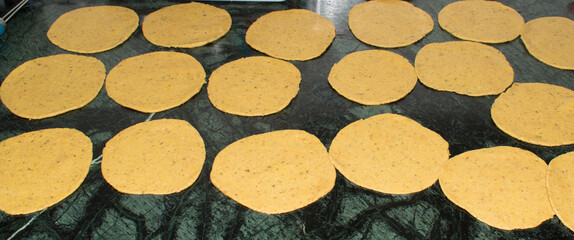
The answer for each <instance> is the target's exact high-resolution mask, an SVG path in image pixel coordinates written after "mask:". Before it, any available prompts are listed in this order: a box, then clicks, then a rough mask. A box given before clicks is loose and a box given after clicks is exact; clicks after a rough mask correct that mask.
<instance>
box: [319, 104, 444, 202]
mask: <svg viewBox="0 0 574 240" xmlns="http://www.w3.org/2000/svg"><path fill="white" fill-rule="evenodd" d="M448 147H449V145H448V142H446V141H445V140H444V139H443V138H442V137H441V136H440V135H439V134H437V133H436V132H434V131H432V130H430V129H427V128H425V127H423V126H421V125H420V124H419V123H417V122H415V121H413V120H411V119H409V118H407V117H404V116H401V115H397V114H391V113H387V114H380V115H375V116H373V117H370V118H368V119H364V120H358V121H356V122H353V123H351V124H349V125H348V126H346V127H344V128H343V129H341V131H339V133H337V136H335V138H334V139H333V142H332V143H331V147H330V148H329V157H330V158H331V161H332V162H333V164H334V165H335V167H336V168H337V170H339V172H341V174H343V176H345V177H346V178H347V179H348V180H349V181H351V182H353V183H355V184H357V185H359V186H361V187H364V188H367V189H371V190H375V191H378V192H383V193H390V194H408V193H414V192H419V191H422V190H424V189H426V188H428V187H430V186H431V185H433V184H434V183H435V182H436V180H437V179H438V176H439V173H440V169H441V166H442V164H443V163H444V162H445V161H446V160H448V158H449V154H450V153H449V150H448Z"/></svg>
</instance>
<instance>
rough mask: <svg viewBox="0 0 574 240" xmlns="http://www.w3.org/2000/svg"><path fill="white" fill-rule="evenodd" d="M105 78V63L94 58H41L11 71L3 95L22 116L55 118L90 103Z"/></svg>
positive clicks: (12, 109) (2, 89) (7, 103)
mask: <svg viewBox="0 0 574 240" xmlns="http://www.w3.org/2000/svg"><path fill="white" fill-rule="evenodd" d="M105 78H106V68H105V66H104V64H103V63H102V62H101V61H100V60H98V59H96V58H93V57H88V56H79V55H72V54H60V55H52V56H48V57H41V58H36V59H33V60H30V61H27V62H25V63H23V64H22V65H20V66H18V67H17V68H16V69H14V70H13V71H12V72H10V74H8V76H7V77H6V79H4V82H2V86H0V98H1V99H2V103H4V105H6V107H7V108H8V109H9V110H10V111H11V112H12V113H14V114H16V115H18V116H20V117H23V118H28V119H41V118H47V117H53V116H56V115H60V114H62V113H65V112H68V111H71V110H74V109H78V108H81V107H83V106H84V105H86V104H88V103H89V102H90V101H92V100H93V99H94V98H95V97H96V96H97V95H98V93H99V92H100V90H101V88H102V85H103V84H104V79H105Z"/></svg>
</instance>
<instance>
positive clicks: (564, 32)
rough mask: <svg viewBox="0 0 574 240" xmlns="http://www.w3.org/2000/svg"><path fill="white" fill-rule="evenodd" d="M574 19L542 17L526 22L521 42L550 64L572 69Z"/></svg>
mask: <svg viewBox="0 0 574 240" xmlns="http://www.w3.org/2000/svg"><path fill="white" fill-rule="evenodd" d="M573 35H574V21H572V20H570V19H568V18H564V17H543V18H537V19H534V20H531V21H529V22H527V23H526V24H525V25H524V30H523V31H522V36H521V39H522V42H524V45H525V46H526V49H527V50H528V52H530V54H532V56H534V57H535V58H537V59H538V60H540V61H542V62H543V63H546V64H548V65H550V66H553V67H557V68H561V69H570V70H574V54H572V53H573V52H574V41H573V40H572V36H573Z"/></svg>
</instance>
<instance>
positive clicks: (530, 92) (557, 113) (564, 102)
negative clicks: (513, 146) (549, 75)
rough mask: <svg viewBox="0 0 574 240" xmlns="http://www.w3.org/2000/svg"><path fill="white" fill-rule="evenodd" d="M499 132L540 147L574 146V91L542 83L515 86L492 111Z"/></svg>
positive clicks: (497, 100) (500, 97) (494, 105)
mask: <svg viewBox="0 0 574 240" xmlns="http://www.w3.org/2000/svg"><path fill="white" fill-rule="evenodd" d="M491 116H492V120H493V121H494V123H495V124H496V126H497V127H498V128H500V129H501V130H502V131H504V132H505V133H507V134H508V135H510V136H512V137H515V138H517V139H519V140H522V141H525V142H528V143H532V144H537V145H543V146H560V145H569V144H574V121H572V119H574V91H572V90H570V89H567V88H564V87H560V86H555V85H551V84H545V83H515V84H514V85H512V87H510V88H509V89H508V90H507V91H506V92H505V93H503V94H501V95H500V96H499V97H498V98H497V99H496V100H495V101H494V103H493V105H492V108H491Z"/></svg>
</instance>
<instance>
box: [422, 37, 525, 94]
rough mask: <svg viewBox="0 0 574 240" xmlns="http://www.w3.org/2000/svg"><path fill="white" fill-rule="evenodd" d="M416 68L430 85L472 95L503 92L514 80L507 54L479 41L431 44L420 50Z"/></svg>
mask: <svg viewBox="0 0 574 240" xmlns="http://www.w3.org/2000/svg"><path fill="white" fill-rule="evenodd" d="M415 70H416V72H417V75H418V77H419V79H420V81H421V83H423V84H424V85H426V86H427V87H430V88H433V89H436V90H440V91H449V92H455V93H458V94H464V95H469V96H484V95H494V94H500V93H502V92H503V91H504V90H505V89H506V88H508V87H509V86H510V85H511V84H512V82H513V81H514V70H512V67H511V66H510V64H509V63H508V61H507V60H506V57H504V55H503V54H502V53H501V52H500V51H498V50H497V49H496V48H493V47H491V46H488V45H485V44H482V43H476V42H467V41H453V42H443V43H431V44H428V45H426V46H424V47H423V48H422V49H421V50H420V51H419V52H418V53H417V56H416V59H415Z"/></svg>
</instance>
